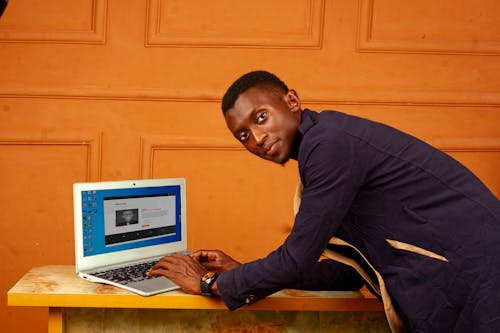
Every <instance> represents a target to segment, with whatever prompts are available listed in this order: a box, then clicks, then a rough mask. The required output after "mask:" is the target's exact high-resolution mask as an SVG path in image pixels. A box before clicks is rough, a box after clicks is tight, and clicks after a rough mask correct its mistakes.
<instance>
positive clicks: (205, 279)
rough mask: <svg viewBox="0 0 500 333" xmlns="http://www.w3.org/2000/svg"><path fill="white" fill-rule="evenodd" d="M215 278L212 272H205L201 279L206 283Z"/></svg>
mask: <svg viewBox="0 0 500 333" xmlns="http://www.w3.org/2000/svg"><path fill="white" fill-rule="evenodd" d="M214 276H215V273H214V272H207V273H206V274H205V275H203V277H202V278H201V280H202V281H207V280H210V279H212V278H213V277H214Z"/></svg>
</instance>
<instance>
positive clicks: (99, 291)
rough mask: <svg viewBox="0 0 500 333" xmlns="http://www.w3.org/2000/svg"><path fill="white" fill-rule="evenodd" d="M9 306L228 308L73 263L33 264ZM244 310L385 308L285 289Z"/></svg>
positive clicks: (360, 298)
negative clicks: (150, 289) (93, 277)
mask: <svg viewBox="0 0 500 333" xmlns="http://www.w3.org/2000/svg"><path fill="white" fill-rule="evenodd" d="M7 299H8V305H10V306H39V307H96V308H149V309H213V310H222V309H227V308H226V306H225V305H224V303H223V302H222V300H221V299H220V298H218V297H205V296H195V295H189V294H186V293H184V292H183V291H181V290H174V291H169V292H166V293H163V294H159V295H155V296H150V297H143V296H139V295H136V294H134V293H131V292H129V291H126V290H124V289H121V288H117V287H114V286H109V285H105V284H100V283H94V282H89V281H86V280H84V279H82V278H80V277H79V276H78V275H77V274H76V272H75V267H74V266H71V265H50V266H41V267H34V268H32V269H31V270H30V271H28V272H27V273H26V274H25V275H24V276H23V277H22V278H21V279H20V280H19V281H18V282H17V283H16V284H15V285H14V286H13V287H12V288H11V289H10V290H9V292H8V294H7ZM241 309H243V310H245V309H247V310H293V311H383V306H382V304H381V303H380V302H379V301H378V300H377V299H376V298H374V297H369V296H368V297H367V295H365V294H364V293H361V292H358V291H304V290H295V289H286V290H282V291H280V292H277V293H275V294H273V295H271V296H269V297H267V298H266V299H263V300H261V301H259V302H257V303H255V304H252V305H250V306H244V307H242V308H241Z"/></svg>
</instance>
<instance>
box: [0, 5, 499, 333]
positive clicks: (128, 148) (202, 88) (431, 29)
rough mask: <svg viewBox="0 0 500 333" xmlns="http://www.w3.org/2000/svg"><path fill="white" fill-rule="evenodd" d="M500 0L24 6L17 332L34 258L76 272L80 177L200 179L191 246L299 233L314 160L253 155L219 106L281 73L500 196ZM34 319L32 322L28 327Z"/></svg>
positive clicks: (319, 102) (14, 67) (11, 21)
mask: <svg viewBox="0 0 500 333" xmlns="http://www.w3.org/2000/svg"><path fill="white" fill-rule="evenodd" d="M499 12H500V3H499V2H496V1H487V0H475V1H473V0H464V1H456V0H443V1H431V0H425V1H414V2H411V3H410V2H406V1H404V2H403V1H399V0H376V1H375V0H358V1H355V0H278V1H265V0H255V1H250V2H242V1H238V2H235V1H230V0H219V1H212V2H206V1H200V0H182V1H181V0H169V1H166V0H149V1H144V0H143V1H140V0H129V1H107V0H75V1H70V2H66V1H56V0H49V1H42V0H16V1H10V3H9V5H8V7H7V9H6V11H5V13H4V15H3V17H2V18H1V19H0V181H1V186H0V205H1V206H0V207H1V209H0V227H1V230H2V232H1V233H0V261H1V262H2V263H3V265H1V266H0V276H1V277H2V278H1V279H0V326H1V327H2V329H3V330H5V331H6V332H11V331H12V332H13V331H23V332H45V331H46V324H45V322H46V320H47V314H46V311H45V310H43V309H29V308H27V309H23V308H12V307H7V306H6V292H7V290H8V289H9V288H10V287H12V285H13V284H14V283H15V282H16V281H17V279H19V278H20V277H21V276H22V275H23V274H24V273H25V272H26V271H27V270H28V269H29V268H30V267H32V266H38V265H45V264H73V263H74V258H73V255H74V254H73V246H74V244H73V228H72V199H71V195H72V187H71V186H72V183H74V182H77V181H98V180H117V179H133V178H148V177H178V176H183V177H186V179H187V189H188V217H187V218H188V224H189V227H188V232H189V246H190V248H191V249H197V248H201V247H204V248H221V249H224V250H226V251H227V252H228V253H230V254H232V255H233V256H234V257H235V258H237V259H240V260H243V261H245V260H251V259H254V258H256V257H259V256H263V255H265V254H266V253H267V252H268V251H270V250H271V249H273V248H274V247H275V246H277V245H278V244H279V243H280V242H281V241H282V240H283V239H284V237H285V236H286V234H287V232H288V231H289V229H290V227H291V223H292V212H291V210H292V207H291V201H292V197H293V192H294V188H295V183H296V179H297V172H296V165H295V163H294V162H291V163H290V164H289V165H287V166H286V167H285V168H282V167H280V166H277V165H271V164H269V163H267V162H265V161H261V160H259V159H258V158H256V157H254V156H251V155H250V154H248V153H246V152H245V151H243V150H242V149H241V148H240V147H239V146H238V144H237V143H236V142H235V141H234V140H233V139H232V137H231V136H230V134H229V132H228V131H227V130H226V128H225V124H224V121H223V118H222V116H221V112H220V108H219V99H220V97H221V95H222V94H223V93H224V91H225V89H226V88H227V86H228V85H229V84H230V83H231V82H232V81H233V80H234V79H235V78H236V77H237V76H239V75H240V74H243V73H244V72H247V71H249V70H253V69H268V70H271V71H273V72H275V73H276V74H278V75H280V76H281V77H282V78H283V79H284V80H285V81H286V82H287V83H288V85H289V86H290V87H293V88H295V89H297V90H298V92H299V94H300V96H301V97H302V99H303V102H304V106H306V107H309V108H312V109H316V110H320V109H324V108H331V109H338V110H343V111H346V112H350V113H353V114H357V115H361V116H365V117H368V118H371V119H375V120H379V121H383V122H386V123H388V124H391V125H394V126H396V127H398V128H401V129H403V130H405V131H407V132H410V133H412V134H414V135H417V136H419V137H420V138H422V139H424V140H427V141H429V142H430V143H432V144H435V145H437V146H438V147H439V148H441V149H442V150H444V151H446V152H448V153H450V154H451V155H453V156H454V157H456V158H457V159H459V160H461V161H462V162H463V163H464V164H466V165H467V166H469V167H470V168H471V169H472V170H474V171H475V172H476V173H477V174H478V176H479V177H480V178H482V179H483V180H484V181H485V182H486V183H487V184H488V186H489V187H490V188H491V189H492V191H493V192H494V193H495V194H496V195H497V196H498V195H499V194H500V173H499V172H498V170H500V157H499V156H500V125H499V118H500V117H499V116H500V91H499V90H500V88H499V87H500V57H499V55H500V21H499V20H498V13H499ZM26 318H29V320H26Z"/></svg>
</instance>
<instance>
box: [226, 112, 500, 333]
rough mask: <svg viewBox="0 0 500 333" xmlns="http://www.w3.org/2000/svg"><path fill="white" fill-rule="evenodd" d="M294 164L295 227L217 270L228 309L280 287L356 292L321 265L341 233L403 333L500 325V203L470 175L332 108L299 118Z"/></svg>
mask: <svg viewBox="0 0 500 333" xmlns="http://www.w3.org/2000/svg"><path fill="white" fill-rule="evenodd" d="M293 157H294V158H296V159H297V160H298V166H299V173H300V179H301V181H302V183H303V185H304V192H303V195H302V203H301V206H300V209H299V212H298V214H297V215H296V217H295V223H294V226H293V229H292V231H291V233H290V235H289V236H288V237H287V239H286V240H285V242H284V244H283V245H282V246H280V247H279V248H278V249H276V250H275V251H273V252H272V253H270V254H269V255H268V256H267V257H266V258H263V259H259V260H256V261H253V262H250V263H247V264H245V265H242V266H240V267H238V268H236V269H234V270H231V271H228V272H225V273H223V274H221V275H220V277H219V279H218V281H217V286H218V290H219V293H220V295H221V297H222V299H223V301H224V302H225V304H226V305H227V306H228V308H230V309H236V308H238V307H240V306H242V305H244V304H246V303H247V304H248V303H253V302H255V301H257V300H259V299H262V298H264V297H266V296H268V295H270V294H272V293H274V292H276V291H278V290H281V289H283V288H291V287H297V286H298V287H304V288H312V289H322V288H323V289H345V288H349V287H359V278H358V279H356V278H353V276H356V275H355V273H353V272H352V271H351V270H350V269H348V268H346V267H344V266H343V265H340V264H337V263H335V262H331V261H326V262H320V263H318V262H317V260H318V258H319V257H320V255H321V253H322V251H323V249H324V248H325V247H326V246H327V245H328V241H329V240H330V238H331V237H332V236H337V237H339V238H341V239H342V240H344V241H346V242H348V243H350V244H353V245H354V246H355V247H356V248H357V249H358V250H359V251H361V253H362V254H363V255H364V256H365V257H366V258H367V259H368V260H369V261H370V263H371V264H372V265H373V266H374V268H375V269H376V270H378V271H379V272H380V274H381V275H382V277H383V279H384V281H385V284H386V287H387V289H388V291H389V293H390V296H391V298H392V299H393V301H394V304H395V307H396V310H397V312H398V313H399V315H400V316H401V318H402V320H403V322H404V324H405V326H406V327H407V329H408V330H409V331H412V332H473V331H474V332H478V331H481V332H483V331H487V328H488V329H489V328H494V329H496V328H499V329H500V319H498V318H500V259H499V256H498V253H500V203H499V201H498V199H497V198H496V197H495V196H494V195H493V194H492V193H491V191H489V190H488V188H487V187H486V186H485V185H484V184H483V183H482V182H481V181H480V180H479V179H478V178H477V177H476V176H474V175H473V174H472V173H471V172H470V171H469V170H467V169H466V168H465V167H464V166H462V165H461V164H460V163H458V162H457V161H455V160H454V159H453V158H451V157H450V156H448V155H447V154H444V153H442V152H440V151H439V150H437V149H435V148H433V147H431V146H429V145H428V144H426V143H424V142H422V141H420V140H418V139H416V138H414V137H412V136H410V135H407V134H405V133H403V132H401V131H398V130H396V129H393V128H391V127H389V126H386V125H383V124H380V123H376V122H372V121H369V120H366V119H362V118H358V117H354V116H350V115H346V114H343V113H340V112H335V111H323V112H321V113H316V112H313V111H310V110H304V111H303V113H302V120H301V124H300V126H299V134H298V139H297V142H296V147H295V152H294V156H293ZM395 244H396V245H397V246H395ZM398 244H399V245H398ZM401 244H403V246H400V245H401ZM405 246H409V247H410V248H415V249H420V250H421V253H415V252H412V251H408V250H406V249H405ZM427 254H431V255H427ZM351 278H353V280H351V281H352V284H350V283H349V282H345V280H346V279H347V280H349V279H351ZM327 281H329V282H327ZM343 281H344V282H343ZM337 286H338V288H337ZM495 318H497V319H495ZM499 331H500V330H499Z"/></svg>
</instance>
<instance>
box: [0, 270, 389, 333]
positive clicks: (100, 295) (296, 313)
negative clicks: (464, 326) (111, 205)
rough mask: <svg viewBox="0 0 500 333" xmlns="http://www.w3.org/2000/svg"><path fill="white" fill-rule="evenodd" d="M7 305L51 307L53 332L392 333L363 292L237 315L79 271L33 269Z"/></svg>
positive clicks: (275, 299)
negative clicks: (114, 284) (81, 275)
mask: <svg viewBox="0 0 500 333" xmlns="http://www.w3.org/2000/svg"><path fill="white" fill-rule="evenodd" d="M8 304H9V305H10V306H35V307H47V308H48V309H49V323H48V326H49V333H56V332H57V333H62V332H66V333H68V332H70V333H79V332H93V333H94V332H95V333H99V332H106V333H112V332H141V333H149V332H155V333H160V332H266V333H267V332H332V331H335V330H337V329H338V330H340V331H342V332H390V330H389V328H388V325H387V323H386V319H385V316H384V312H383V308H382V305H381V303H380V302H379V301H378V300H377V299H375V298H373V297H367V296H366V295H363V293H360V292H357V291H314V292H313V291H299V290H283V291H280V292H278V293H276V294H274V295H272V296H270V297H268V298H266V299H264V300H261V301H259V302H257V303H255V304H253V305H250V306H244V307H243V308H242V309H240V310H237V311H233V312H231V311H229V310H227V309H226V307H225V305H224V303H223V302H222V301H221V300H220V299H219V298H216V297H213V298H212V297H204V296H193V295H187V294H185V293H184V292H182V291H171V292H167V293H164V294H160V295H156V296H152V297H142V296H138V295H135V294H133V293H130V292H128V291H125V290H122V289H120V288H115V287H112V286H108V285H103V284H98V283H92V282H88V281H85V280H83V279H81V278H79V277H78V276H77V275H76V274H75V269H74V266H43V267H36V268H33V269H31V270H30V271H29V272H28V273H26V274H25V275H24V276H23V277H22V278H21V279H20V280H19V281H18V282H17V283H16V285H15V286H14V287H12V288H11V289H10V291H9V292H8Z"/></svg>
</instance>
